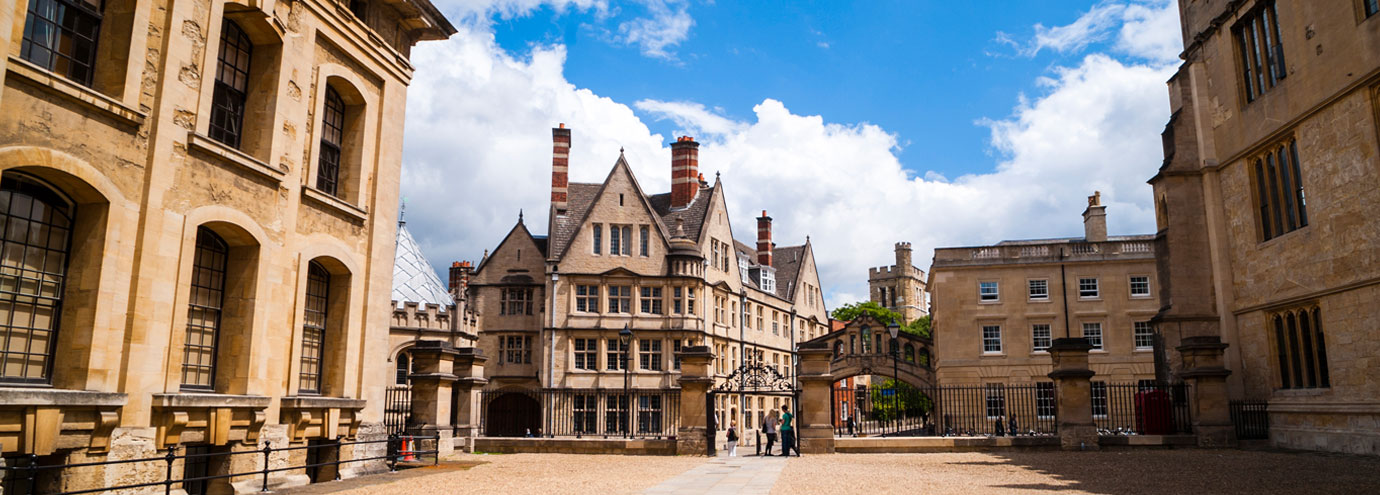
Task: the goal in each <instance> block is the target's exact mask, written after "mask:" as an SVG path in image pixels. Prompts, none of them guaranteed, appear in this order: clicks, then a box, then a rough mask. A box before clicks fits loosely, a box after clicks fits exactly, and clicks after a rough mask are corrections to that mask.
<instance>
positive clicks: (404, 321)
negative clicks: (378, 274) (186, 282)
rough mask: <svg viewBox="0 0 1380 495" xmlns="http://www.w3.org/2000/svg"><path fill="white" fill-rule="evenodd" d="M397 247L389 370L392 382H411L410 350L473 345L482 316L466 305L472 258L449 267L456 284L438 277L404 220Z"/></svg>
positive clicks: (399, 383) (399, 230)
mask: <svg viewBox="0 0 1380 495" xmlns="http://www.w3.org/2000/svg"><path fill="white" fill-rule="evenodd" d="M396 245H397V248H396V249H395V251H394V255H393V296H392V300H391V301H390V302H389V305H390V307H391V308H392V311H393V320H392V322H391V323H390V324H389V326H388V349H389V351H388V354H387V356H388V362H389V363H390V366H388V367H387V368H386V369H384V370H383V371H384V373H387V374H388V376H389V377H390V382H389V383H391V384H395V385H407V383H408V375H410V374H411V373H412V356H411V355H410V354H409V350H410V349H411V348H412V347H413V346H414V345H415V344H416V342H417V341H419V340H436V341H444V342H446V343H447V344H450V345H452V346H455V347H473V346H474V343H475V340H477V339H478V338H479V336H478V335H477V334H476V333H475V332H476V328H477V325H478V323H479V317H478V315H476V314H475V313H474V311H473V310H471V309H470V308H469V305H468V304H467V302H468V301H467V299H466V298H467V296H468V295H467V291H466V290H465V286H466V284H468V279H469V271H470V269H471V267H470V262H468V261H457V262H455V263H454V264H453V265H452V266H451V267H450V273H451V280H452V282H453V284H452V285H450V286H449V287H447V286H446V285H443V284H442V283H441V279H439V278H436V270H435V268H433V267H432V266H431V263H430V262H428V261H427V260H426V257H425V256H423V255H422V249H421V247H420V246H418V245H417V241H416V239H413V238H412V233H411V232H409V231H408V230H407V225H406V223H404V222H398V238H397V244H396Z"/></svg>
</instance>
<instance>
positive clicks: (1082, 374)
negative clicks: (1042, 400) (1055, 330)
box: [1049, 338, 1098, 450]
mask: <svg viewBox="0 0 1380 495" xmlns="http://www.w3.org/2000/svg"><path fill="white" fill-rule="evenodd" d="M1091 349H1092V344H1089V343H1088V339H1084V338H1062V339H1054V342H1053V345H1050V346H1049V354H1050V356H1051V357H1053V358H1054V371H1052V372H1050V373H1049V377H1050V378H1052V379H1053V380H1054V389H1055V397H1056V407H1057V409H1056V410H1055V414H1056V415H1057V417H1058V418H1059V425H1058V427H1059V446H1060V447H1061V448H1063V449H1064V450H1098V445H1097V425H1095V424H1094V423H1093V419H1092V383H1091V382H1090V381H1089V379H1090V378H1092V377H1093V374H1094V373H1093V370H1091V369H1088V351H1089V350H1091Z"/></svg>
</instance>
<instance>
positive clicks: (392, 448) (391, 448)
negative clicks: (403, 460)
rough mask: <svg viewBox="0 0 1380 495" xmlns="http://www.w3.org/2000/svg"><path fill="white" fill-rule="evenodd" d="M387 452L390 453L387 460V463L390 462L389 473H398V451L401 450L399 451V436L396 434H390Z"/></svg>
mask: <svg viewBox="0 0 1380 495" xmlns="http://www.w3.org/2000/svg"><path fill="white" fill-rule="evenodd" d="M386 450H387V451H388V459H387V462H388V471H389V472H397V470H398V450H399V449H398V435H396V434H390V435H388V446H387V449H386Z"/></svg>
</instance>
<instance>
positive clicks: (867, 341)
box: [862, 325, 872, 354]
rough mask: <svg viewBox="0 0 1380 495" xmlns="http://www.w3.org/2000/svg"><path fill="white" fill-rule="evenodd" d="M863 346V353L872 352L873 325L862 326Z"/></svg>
mask: <svg viewBox="0 0 1380 495" xmlns="http://www.w3.org/2000/svg"><path fill="white" fill-rule="evenodd" d="M862 347H863V348H862V353H863V354H870V353H872V327H869V326H867V325H863V326H862Z"/></svg>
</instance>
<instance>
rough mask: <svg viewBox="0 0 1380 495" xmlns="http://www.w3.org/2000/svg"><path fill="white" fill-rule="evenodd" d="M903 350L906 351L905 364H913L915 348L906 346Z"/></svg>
mask: <svg viewBox="0 0 1380 495" xmlns="http://www.w3.org/2000/svg"><path fill="white" fill-rule="evenodd" d="M905 350H906V351H905V352H906V362H907V363H914V362H915V346H913V345H910V344H906V347H905Z"/></svg>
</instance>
